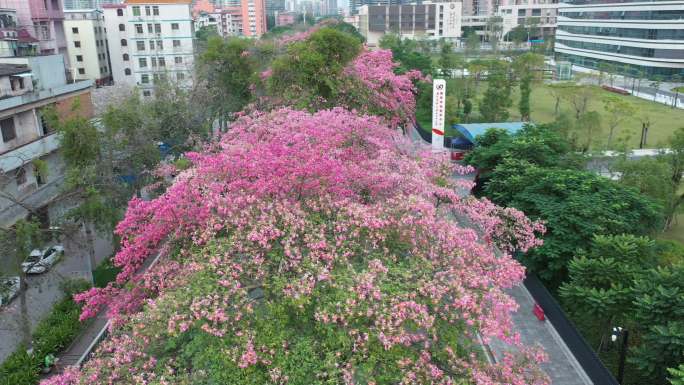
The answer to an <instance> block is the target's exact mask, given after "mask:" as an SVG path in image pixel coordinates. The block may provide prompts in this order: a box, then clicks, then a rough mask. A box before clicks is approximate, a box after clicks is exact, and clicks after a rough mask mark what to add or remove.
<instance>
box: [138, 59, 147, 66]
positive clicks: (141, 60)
mask: <svg viewBox="0 0 684 385" xmlns="http://www.w3.org/2000/svg"><path fill="white" fill-rule="evenodd" d="M138 65H140V68H147V58H144V57H141V58H140V59H138Z"/></svg>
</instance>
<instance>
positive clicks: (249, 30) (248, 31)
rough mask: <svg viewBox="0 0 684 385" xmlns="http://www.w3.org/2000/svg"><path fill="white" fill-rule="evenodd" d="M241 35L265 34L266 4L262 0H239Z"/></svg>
mask: <svg viewBox="0 0 684 385" xmlns="http://www.w3.org/2000/svg"><path fill="white" fill-rule="evenodd" d="M240 8H241V10H242V35H243V36H248V37H255V38H258V37H260V36H261V35H263V34H265V33H266V31H267V27H266V4H265V1H264V0H241V2H240Z"/></svg>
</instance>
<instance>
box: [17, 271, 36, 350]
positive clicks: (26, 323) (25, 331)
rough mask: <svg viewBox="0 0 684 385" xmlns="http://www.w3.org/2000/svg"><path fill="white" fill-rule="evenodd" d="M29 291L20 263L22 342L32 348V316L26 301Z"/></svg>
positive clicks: (20, 326) (27, 347)
mask: <svg viewBox="0 0 684 385" xmlns="http://www.w3.org/2000/svg"><path fill="white" fill-rule="evenodd" d="M27 292H28V284H27V283H26V274H24V272H23V271H22V270H21V264H19V311H20V318H21V321H20V323H21V325H19V328H20V333H21V342H22V343H23V344H24V345H25V346H26V349H32V348H33V343H32V341H31V317H29V314H28V303H27V301H26V294H27Z"/></svg>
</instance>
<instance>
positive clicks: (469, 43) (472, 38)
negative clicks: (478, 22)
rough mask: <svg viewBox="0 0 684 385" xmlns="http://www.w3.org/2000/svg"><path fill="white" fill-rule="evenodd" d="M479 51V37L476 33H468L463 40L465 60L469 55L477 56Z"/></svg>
mask: <svg viewBox="0 0 684 385" xmlns="http://www.w3.org/2000/svg"><path fill="white" fill-rule="evenodd" d="M479 53H480V37H479V36H478V35H477V34H476V33H474V32H473V33H471V34H469V35H468V37H467V38H466V41H465V56H466V60H467V59H468V58H469V57H473V56H475V57H477V56H478V55H479Z"/></svg>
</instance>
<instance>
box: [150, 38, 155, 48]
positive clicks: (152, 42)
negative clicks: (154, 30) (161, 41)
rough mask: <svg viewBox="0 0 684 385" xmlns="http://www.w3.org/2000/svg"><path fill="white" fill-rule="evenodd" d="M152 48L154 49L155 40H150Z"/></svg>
mask: <svg viewBox="0 0 684 385" xmlns="http://www.w3.org/2000/svg"><path fill="white" fill-rule="evenodd" d="M150 49H154V40H150Z"/></svg>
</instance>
